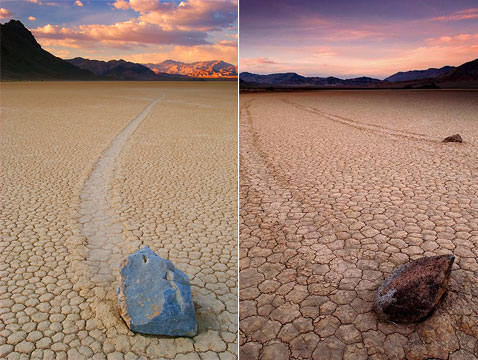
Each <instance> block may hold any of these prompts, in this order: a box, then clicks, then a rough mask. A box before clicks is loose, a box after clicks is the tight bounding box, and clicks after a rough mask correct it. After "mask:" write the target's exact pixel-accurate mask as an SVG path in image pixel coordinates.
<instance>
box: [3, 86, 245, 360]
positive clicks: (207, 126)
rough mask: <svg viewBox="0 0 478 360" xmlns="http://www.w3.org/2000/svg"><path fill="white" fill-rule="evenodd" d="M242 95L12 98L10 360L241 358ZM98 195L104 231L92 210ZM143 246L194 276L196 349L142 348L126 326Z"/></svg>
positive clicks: (182, 343)
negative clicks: (124, 313) (119, 271)
mask: <svg viewBox="0 0 478 360" xmlns="http://www.w3.org/2000/svg"><path fill="white" fill-rule="evenodd" d="M236 89H237V84H235V83H228V84H224V83H203V84H200V83H194V84H191V83H189V84H188V83H134V82H129V83H121V82H113V83H99V82H98V83H73V84H71V83H66V82H65V83H8V84H2V104H1V105H2V123H1V128H2V132H1V135H0V149H1V150H0V154H1V155H0V160H1V168H2V171H1V172H0V186H1V189H2V191H1V192H0V197H1V201H0V209H1V216H0V232H1V241H0V319H1V322H0V358H6V359H30V358H45V359H66V358H70V359H90V358H93V359H105V358H108V359H138V358H144V359H148V358H154V359H158V358H159V359H161V358H165V359H234V358H236V357H237V341H236V335H235V333H236V332H237V302H236V301H232V299H236V298H237V250H236V247H237V234H236V217H237V214H236V212H237V211H236V204H237V182H236V179H237V174H236V157H237V140H236V138H237V134H236V124H237V123H236V120H235V119H236V115H235V114H236V109H237V106H236V105H237V98H236V91H237V90H236ZM162 95H164V97H163V98H162V99H161V101H160V102H158V103H155V104H154V106H152V107H151V109H150V111H149V113H147V114H146V116H145V117H144V119H142V121H141V123H138V124H136V125H137V127H136V128H135V129H132V131H131V132H127V136H124V137H121V134H122V131H124V129H127V126H128V124H132V121H134V119H135V118H137V117H138V115H139V114H140V113H141V112H142V111H143V110H144V109H145V108H146V107H147V106H148V105H149V104H151V103H152V102H153V101H154V100H155V99H157V98H160V97H161V96H162ZM133 131H134V132H133ZM115 139H116V140H118V139H120V144H119V147H117V150H119V151H113V152H114V154H113V155H114V156H111V157H109V156H108V153H109V151H111V149H115V145H114V144H115ZM110 155H111V153H110ZM108 157H109V160H108ZM105 158H106V159H107V161H106V163H105V164H104V168H103V170H102V171H99V170H98V169H99V168H101V167H102V166H101V163H102V160H101V159H103V160H104V159H105ZM178 164H181V166H178ZM3 169H6V171H3ZM95 169H96V171H97V175H95ZM89 179H90V180H91V179H93V180H95V179H96V180H95V181H93V182H90V183H88V181H89ZM95 186H97V187H98V189H97V191H96V190H93V189H94V188H95ZM89 190H91V192H92V193H91V194H89ZM95 191H96V192H95ZM99 195H103V196H104V199H102V200H99V202H98V203H99V204H100V205H99V207H100V208H101V209H102V210H99V212H96V213H95V214H94V215H101V214H100V213H101V211H103V213H102V215H103V217H102V219H103V221H104V222H103V223H102V224H103V225H104V226H106V231H105V228H103V230H101V229H95V228H94V226H93V227H91V225H92V222H91V218H92V217H93V216H92V214H90V210H91V209H92V207H88V206H86V207H85V204H86V201H88V199H90V200H91V198H92V197H95V196H99ZM103 200H104V201H103ZM108 203H109V205H110V207H109V209H108V208H107V204H108ZM105 212H106V213H105ZM93 230H94V231H93ZM88 231H90V233H88ZM93 232H94V234H93ZM103 232H104V233H103ZM85 233H86V235H88V236H85ZM108 236H111V239H106V240H107V241H104V242H103V243H102V242H101V238H102V237H104V238H106V237H108ZM104 240H105V239H104ZM101 244H104V246H101ZM142 245H148V246H149V247H150V248H151V249H152V250H154V251H156V252H157V253H158V254H160V255H162V256H164V257H167V258H169V259H170V260H172V261H173V262H174V263H175V264H176V265H177V266H178V267H179V268H180V269H181V270H183V271H185V272H186V273H187V274H188V275H189V277H190V279H191V282H192V284H193V286H192V291H193V298H194V301H195V302H196V306H197V312H198V315H199V317H200V318H199V319H198V325H199V327H200V331H199V333H198V335H197V336H196V337H194V338H191V339H189V338H177V339H173V338H166V337H154V336H143V335H139V334H133V333H131V332H130V331H128V329H127V328H126V326H125V324H124V323H123V321H122V320H121V319H120V317H119V315H118V312H117V310H116V289H115V288H116V278H115V275H114V268H115V267H116V266H117V263H116V261H117V260H118V259H120V258H121V257H123V256H124V255H126V254H129V253H131V252H133V251H135V250H136V249H138V248H139V247H140V246H142ZM105 257H106V259H105ZM95 262H96V263H95ZM108 262H109V264H108V265H106V264H107V263H108ZM96 265H98V266H96Z"/></svg>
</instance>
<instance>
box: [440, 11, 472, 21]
mask: <svg viewBox="0 0 478 360" xmlns="http://www.w3.org/2000/svg"><path fill="white" fill-rule="evenodd" d="M470 19H478V8H473V9H465V10H460V11H456V12H454V13H452V14H450V15H445V16H439V17H435V18H433V19H432V20H435V21H450V20H470Z"/></svg>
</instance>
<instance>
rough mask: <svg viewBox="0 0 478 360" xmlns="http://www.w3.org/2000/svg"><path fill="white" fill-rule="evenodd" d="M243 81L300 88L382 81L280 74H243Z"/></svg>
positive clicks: (367, 78)
mask: <svg viewBox="0 0 478 360" xmlns="http://www.w3.org/2000/svg"><path fill="white" fill-rule="evenodd" d="M240 78H241V80H243V81H245V82H249V83H257V84H266V85H286V86H293V85H300V86H357V85H365V84H373V83H379V82H380V80H378V79H374V78H370V77H365V76H363V77H358V78H353V79H345V80H343V79H339V78H336V77H333V76H329V77H326V78H322V77H306V76H301V75H298V74H296V73H279V74H270V75H257V74H251V73H248V72H243V73H241V75H240Z"/></svg>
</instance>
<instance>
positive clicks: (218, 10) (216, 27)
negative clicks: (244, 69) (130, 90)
mask: <svg viewBox="0 0 478 360" xmlns="http://www.w3.org/2000/svg"><path fill="white" fill-rule="evenodd" d="M0 7H1V8H0V21H1V22H2V23H5V22H7V21H8V20H10V19H11V18H13V19H16V20H20V21H21V22H22V23H23V24H24V25H25V26H26V27H27V28H28V29H29V30H31V31H32V33H33V35H34V36H35V38H36V40H37V41H38V42H39V43H40V44H41V45H42V47H43V48H45V49H46V50H48V51H50V52H51V53H53V54H54V55H56V56H59V57H61V58H63V59H67V58H73V57H77V56H81V57H85V58H90V59H98V60H112V59H120V58H122V59H125V60H129V61H134V62H140V63H148V62H151V63H157V62H161V61H163V60H167V59H173V60H177V61H185V62H193V61H204V60H216V59H217V60H219V59H220V60H224V61H227V62H229V63H232V64H234V65H237V1H236V0H183V1H176V0H173V1H164V0H129V1H128V0H20V1H18V0H2V1H1V6H0Z"/></svg>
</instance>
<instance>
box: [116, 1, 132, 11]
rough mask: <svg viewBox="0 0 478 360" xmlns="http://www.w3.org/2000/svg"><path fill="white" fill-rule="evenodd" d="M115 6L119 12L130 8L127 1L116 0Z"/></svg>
mask: <svg viewBox="0 0 478 360" xmlns="http://www.w3.org/2000/svg"><path fill="white" fill-rule="evenodd" d="M113 6H114V7H115V8H116V9H118V10H128V9H129V8H130V6H129V2H128V1H125V0H116V1H115V2H114V3H113Z"/></svg>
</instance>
